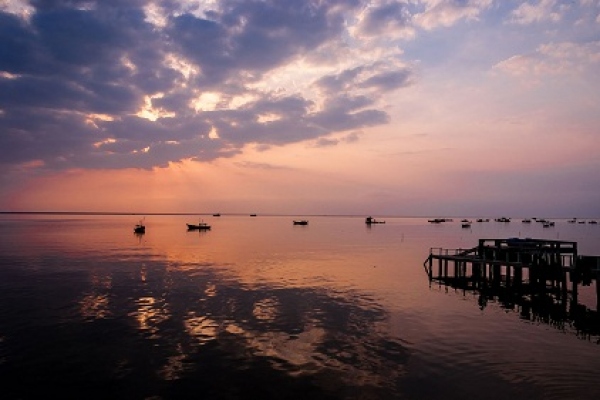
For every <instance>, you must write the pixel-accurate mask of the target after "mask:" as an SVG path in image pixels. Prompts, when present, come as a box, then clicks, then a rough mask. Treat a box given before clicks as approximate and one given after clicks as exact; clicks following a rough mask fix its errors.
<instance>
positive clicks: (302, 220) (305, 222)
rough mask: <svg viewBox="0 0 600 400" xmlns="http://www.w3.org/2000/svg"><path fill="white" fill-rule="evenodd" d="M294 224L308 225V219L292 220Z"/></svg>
mask: <svg viewBox="0 0 600 400" xmlns="http://www.w3.org/2000/svg"><path fill="white" fill-rule="evenodd" d="M294 225H308V220H306V219H300V220H294Z"/></svg>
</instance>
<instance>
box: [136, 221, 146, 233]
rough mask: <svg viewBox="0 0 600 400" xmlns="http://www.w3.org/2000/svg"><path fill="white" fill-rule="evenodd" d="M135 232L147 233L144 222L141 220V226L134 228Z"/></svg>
mask: <svg viewBox="0 0 600 400" xmlns="http://www.w3.org/2000/svg"><path fill="white" fill-rule="evenodd" d="M133 232H134V233H146V225H144V222H143V221H142V220H140V223H139V224H136V226H135V227H134V228H133Z"/></svg>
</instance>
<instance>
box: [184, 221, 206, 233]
mask: <svg viewBox="0 0 600 400" xmlns="http://www.w3.org/2000/svg"><path fill="white" fill-rule="evenodd" d="M186 225H187V228H188V231H207V230H210V225H208V224H207V223H206V222H202V221H200V222H198V223H197V224H186Z"/></svg>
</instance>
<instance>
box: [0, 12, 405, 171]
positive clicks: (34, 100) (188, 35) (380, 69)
mask: <svg viewBox="0 0 600 400" xmlns="http://www.w3.org/2000/svg"><path fill="white" fill-rule="evenodd" d="M365 4H366V3H365V2H364V1H362V0H325V1H319V2H295V1H292V2H288V1H275V0H265V1H258V0H247V1H238V0H224V1H220V2H206V3H204V2H202V3H187V2H180V1H173V0H158V1H156V0H155V1H151V0H133V1H122V0H121V1H120V0H103V1H92V0H45V1H41V0H37V1H30V2H29V3H25V2H19V1H15V0H13V1H12V2H11V3H10V4H9V5H7V6H4V7H2V8H0V131H1V132H2V135H0V163H2V164H3V165H4V166H11V165H18V164H24V165H25V164H27V165H37V166H39V167H40V168H42V167H43V168H49V169H66V168H131V167H134V168H147V169H149V168H153V167H157V166H166V165H169V164H170V163H173V162H179V161H182V160H186V159H191V160H197V161H207V160H214V159H216V158H219V157H231V156H232V155H235V154H239V153H240V152H241V151H242V149H243V148H244V147H245V146H246V145H248V144H253V145H255V146H256V147H257V148H265V147H268V146H273V145H285V144H287V143H294V142H300V141H305V140H313V139H317V140H318V139H319V138H324V137H327V136H328V135H330V134H335V133H340V132H343V131H352V130H356V129H361V128H365V127H369V126H374V125H380V124H386V123H388V122H389V120H390V119H389V116H388V115H387V113H386V111H384V108H383V107H384V102H383V101H382V100H383V96H384V95H385V94H386V93H387V92H390V91H393V90H397V89H401V88H403V87H405V86H408V85H410V84H411V83H412V75H413V73H412V70H411V68H409V67H406V66H405V64H404V63H402V62H401V61H400V60H399V57H398V51H397V49H386V48H384V47H378V48H376V49H372V50H373V54H378V57H377V60H375V61H374V60H373V59H372V58H369V57H370V54H366V53H365V52H363V54H364V57H363V58H361V57H355V55H356V54H357V52H359V51H361V50H357V49H360V45H362V43H359V42H357V43H356V46H358V47H354V48H353V47H352V46H348V44H347V43H346V44H344V40H345V38H347V37H349V35H350V33H349V32H350V29H354V28H355V27H352V26H350V25H349V23H348V21H350V20H352V16H356V15H359V14H360V13H361V12H362V11H363V10H364V9H365ZM386 10H387V12H386ZM407 10H408V9H407V7H406V4H402V3H388V4H384V5H381V6H380V7H379V8H373V9H369V12H367V13H366V14H365V16H364V17H363V19H362V22H361V23H362V30H363V32H365V33H369V34H376V33H377V32H378V29H377V26H379V25H378V23H377V21H378V20H379V21H385V24H387V26H390V27H394V29H400V30H402V29H407V28H408V25H409V21H410V16H409V14H408V11H407ZM390 12H391V13H392V14H390ZM391 15H395V16H396V17H400V18H401V19H400V20H397V19H396V17H394V18H392V17H391ZM354 20H356V21H357V20H358V19H356V18H355V19H354ZM357 23H358V22H357ZM325 49H327V50H325ZM325 53H328V54H329V57H328V58H325V57H321V56H319V54H325ZM298 62H302V63H303V66H304V67H305V69H304V71H297V70H296V71H294V70H293V69H291V66H293V65H297V63H298ZM277 71H290V74H292V72H291V71H294V72H293V75H292V76H293V78H294V86H289V85H287V84H286V83H284V82H281V81H280V82H278V81H276V80H273V79H274V77H277V76H282V75H277V74H275V72H277ZM32 162H35V164H31V163H32Z"/></svg>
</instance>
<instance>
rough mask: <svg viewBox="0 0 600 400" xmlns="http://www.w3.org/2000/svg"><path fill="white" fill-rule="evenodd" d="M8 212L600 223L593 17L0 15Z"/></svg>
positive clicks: (113, 6)
mask: <svg viewBox="0 0 600 400" xmlns="http://www.w3.org/2000/svg"><path fill="white" fill-rule="evenodd" d="M0 211H102V212H135V213H138V212H139V213H154V212H156V213H160V212H184V213H187V212H189V213H213V212H221V213H263V214H267V213H272V214H299V215H300V214H319V215H321V214H340V215H347V214H352V215H364V214H369V215H397V216H454V215H471V216H515V217H516V216H528V217H532V216H535V217H569V218H570V217H581V218H590V217H600V0H572V1H562V0H529V1H513V0H398V1H394V0H376V1H364V0H314V1H312V0H303V1H289V0H223V1H219V0H200V1H185V0H98V1H94V0H85V1H84V0H30V1H26V0H0Z"/></svg>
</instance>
